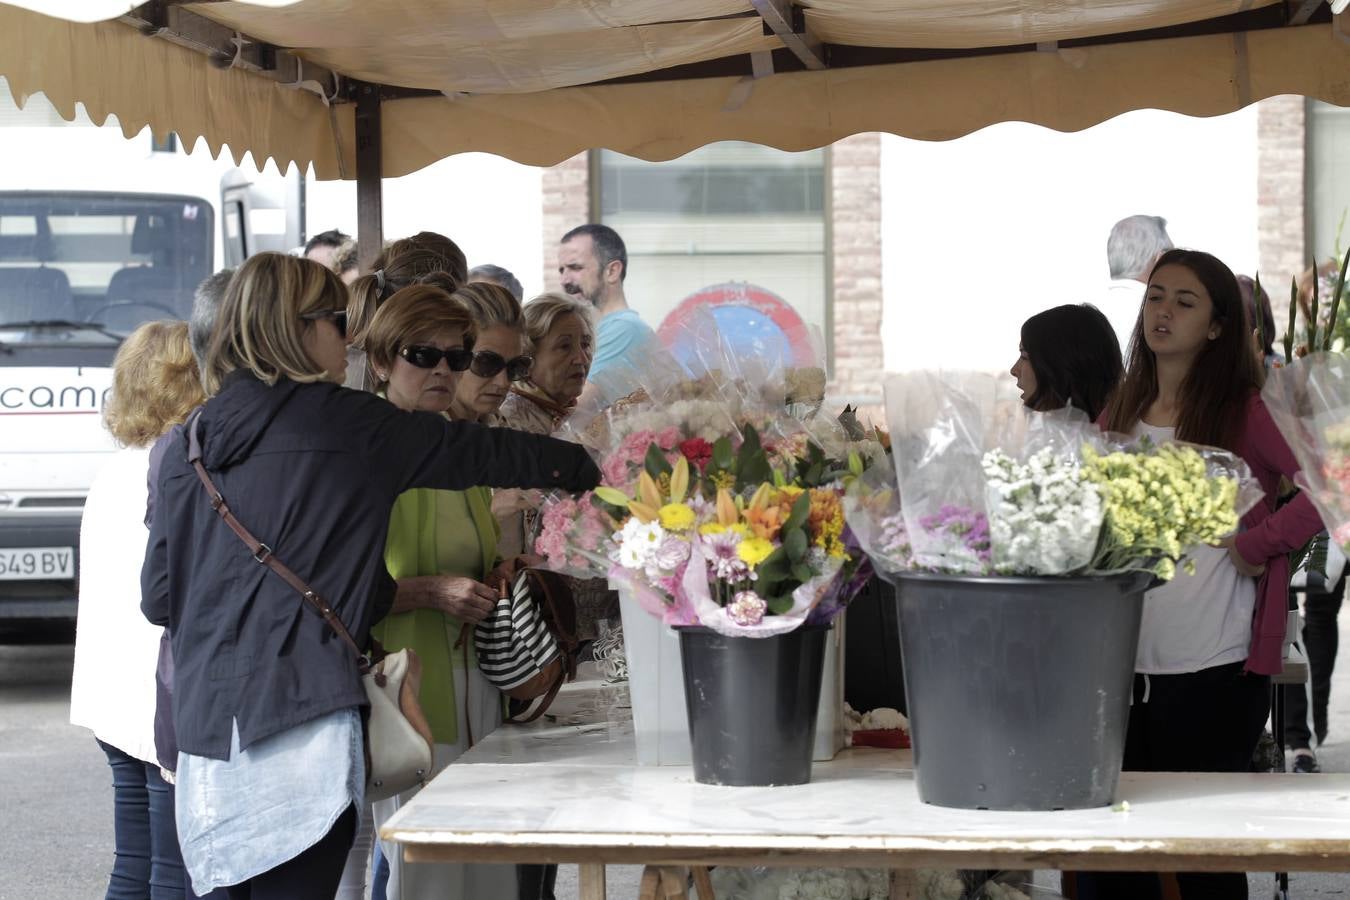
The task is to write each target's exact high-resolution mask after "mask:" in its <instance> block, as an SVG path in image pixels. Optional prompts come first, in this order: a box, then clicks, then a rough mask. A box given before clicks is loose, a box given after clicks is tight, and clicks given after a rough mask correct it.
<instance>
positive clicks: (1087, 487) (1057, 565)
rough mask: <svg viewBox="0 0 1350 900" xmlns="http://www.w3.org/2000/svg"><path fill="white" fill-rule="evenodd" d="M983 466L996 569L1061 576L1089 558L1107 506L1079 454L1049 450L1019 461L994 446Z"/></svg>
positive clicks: (1093, 549) (1015, 572)
mask: <svg viewBox="0 0 1350 900" xmlns="http://www.w3.org/2000/svg"><path fill="white" fill-rule="evenodd" d="M983 467H984V474H985V479H986V485H987V491H988V496H987V505H988V509H989V536H990V542H991V544H992V550H993V561H994V568H995V569H996V570H997V571H999V572H1001V573H1004V574H1027V575H1060V574H1064V573H1066V572H1071V571H1074V570H1075V569H1080V568H1082V567H1083V566H1085V565H1087V564H1088V563H1089V562H1091V560H1092V555H1093V552H1094V551H1095V550H1096V547H1097V538H1098V536H1099V535H1100V533H1101V528H1102V519H1103V517H1104V510H1103V507H1102V500H1101V494H1100V493H1099V491H1098V488H1097V486H1096V485H1095V484H1093V483H1092V482H1090V481H1088V480H1087V479H1086V478H1085V477H1083V474H1082V472H1081V470H1080V468H1079V466H1078V460H1077V459H1076V458H1075V457H1070V456H1062V455H1056V454H1055V453H1054V452H1053V451H1052V450H1049V449H1046V450H1040V451H1038V452H1036V453H1033V454H1032V455H1031V456H1030V457H1029V458H1028V459H1027V461H1026V462H1024V463H1021V462H1018V461H1016V460H1014V459H1012V458H1011V457H1009V456H1008V455H1007V454H1006V453H1004V452H1003V451H1001V450H991V451H989V452H988V453H986V454H985V455H984V460H983Z"/></svg>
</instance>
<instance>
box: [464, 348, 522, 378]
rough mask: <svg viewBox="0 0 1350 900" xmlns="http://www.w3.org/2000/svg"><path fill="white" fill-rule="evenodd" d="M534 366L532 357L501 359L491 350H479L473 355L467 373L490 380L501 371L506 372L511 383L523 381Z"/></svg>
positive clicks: (499, 355) (500, 356) (498, 354)
mask: <svg viewBox="0 0 1350 900" xmlns="http://www.w3.org/2000/svg"><path fill="white" fill-rule="evenodd" d="M533 366H534V357H532V356H517V357H516V358H515V359H503V358H502V355H501V354H500V353H493V352H492V351H491V350H479V351H478V352H477V353H475V354H474V355H473V363H472V364H471V365H470V366H469V371H470V372H472V373H473V374H475V375H477V376H478V377H479V378H492V377H493V376H495V375H496V374H497V373H498V372H500V371H501V370H502V369H505V370H506V377H507V378H509V379H510V380H512V381H524V380H525V379H526V378H528V377H529V375H530V369H531V368H533Z"/></svg>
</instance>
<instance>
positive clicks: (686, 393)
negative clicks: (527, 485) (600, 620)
mask: <svg viewBox="0 0 1350 900" xmlns="http://www.w3.org/2000/svg"><path fill="white" fill-rule="evenodd" d="M732 387H733V386H729V385H727V384H726V383H725V382H719V381H717V380H716V379H711V380H709V381H707V382H705V384H704V385H703V387H702V388H701V389H698V388H697V387H696V383H694V382H687V383H684V384H682V385H681V386H680V389H681V391H682V392H683V399H680V400H676V401H674V402H671V403H663V404H655V403H651V404H643V405H640V406H637V407H630V408H628V409H626V410H624V411H623V413H622V414H620V415H616V416H612V417H611V418H610V421H609V422H608V427H607V428H606V429H605V432H604V433H605V434H606V436H607V438H608V442H609V446H608V447H607V448H604V449H601V450H600V469H601V473H602V484H601V486H600V487H598V488H596V489H595V490H594V491H592V492H589V493H587V494H585V495H583V496H581V497H580V498H577V499H572V498H557V499H555V500H553V501H551V502H549V503H548V504H547V505H546V507H545V510H544V512H543V516H542V529H541V532H540V535H539V537H538V539H537V540H536V542H535V549H536V551H537V552H539V553H540V554H541V555H543V556H544V558H545V559H546V560H548V562H549V564H550V566H552V567H554V568H557V569H560V570H563V571H569V572H571V573H573V574H577V575H579V576H594V575H597V574H598V575H604V576H606V577H607V578H609V580H610V583H611V585H613V586H614V587H616V588H619V589H621V590H623V591H626V592H629V593H630V594H632V595H633V596H635V597H637V598H638V600H639V601H640V602H641V604H642V606H643V608H644V609H645V610H646V611H647V612H649V613H651V614H652V615H655V616H657V617H658V618H659V619H660V620H661V621H662V622H663V623H665V624H667V625H673V626H680V625H702V626H705V627H707V628H710V629H712V630H713V631H716V632H718V633H719V634H723V635H726V636H728V637H770V636H773V635H777V634H782V633H784V632H787V631H791V630H792V629H794V628H796V627H798V626H799V625H802V624H803V623H810V624H828V623H829V622H830V621H831V620H832V619H833V618H834V617H835V616H836V615H837V614H838V613H839V611H840V610H842V609H843V607H844V606H845V605H846V604H847V602H848V600H849V599H850V598H851V597H852V596H853V595H854V594H856V593H857V591H858V589H859V588H860V587H861V585H862V583H863V582H864V581H865V580H866V578H867V577H868V576H869V575H870V573H871V569H870V568H869V564H868V562H867V558H866V556H865V555H864V554H863V553H862V552H861V549H860V548H859V546H858V544H857V543H856V541H855V540H854V539H853V536H852V534H851V533H850V532H849V529H848V527H847V524H846V522H845V521H844V510H843V502H842V501H843V496H844V492H845V489H846V487H847V485H848V484H849V483H850V482H852V481H853V480H854V479H856V478H857V477H858V476H860V475H862V474H863V473H864V472H865V471H866V469H867V468H868V467H869V466H870V465H871V463H872V461H873V460H875V459H879V458H881V457H882V456H883V455H884V454H883V451H882V450H881V447H880V445H879V444H878V443H877V442H876V441H875V439H874V438H870V437H865V438H864V439H862V440H859V441H849V440H848V436H847V435H845V434H844V433H843V430H842V428H839V427H838V426H835V425H831V424H830V423H828V422H825V421H820V420H814V419H813V420H811V421H809V422H807V423H803V422H801V421H798V420H796V419H793V418H792V417H791V416H788V415H787V414H786V413H785V412H782V411H780V412H779V413H778V414H777V415H775V414H774V413H773V412H772V411H771V410H769V409H767V408H765V406H764V405H763V404H761V403H757V402H754V401H751V400H748V398H747V396H746V395H745V394H743V393H738V392H737V391H736V390H734V389H730V388H732Z"/></svg>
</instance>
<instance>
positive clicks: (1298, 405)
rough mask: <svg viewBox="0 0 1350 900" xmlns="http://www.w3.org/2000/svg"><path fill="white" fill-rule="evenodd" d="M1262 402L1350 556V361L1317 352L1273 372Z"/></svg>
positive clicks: (1334, 537)
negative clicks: (1264, 403)
mask: <svg viewBox="0 0 1350 900" xmlns="http://www.w3.org/2000/svg"><path fill="white" fill-rule="evenodd" d="M1261 397H1262V399H1263V400H1265V402H1266V408H1267V409H1269V410H1270V415H1271V418H1273V419H1274V420H1275V424H1276V426H1277V427H1278V428H1279V429H1280V433H1281V434H1283V435H1284V439H1285V441H1287V442H1288V444H1289V448H1290V449H1291V450H1293V451H1294V455H1295V457H1297V458H1298V462H1299V466H1300V468H1301V469H1302V471H1301V472H1300V473H1299V476H1298V478H1297V481H1298V487H1299V488H1301V489H1302V490H1303V491H1305V492H1306V493H1307V495H1308V497H1309V499H1310V500H1312V502H1313V505H1314V506H1315V507H1317V511H1318V513H1319V514H1320V515H1321V517H1322V523H1323V524H1324V525H1326V527H1327V531H1328V532H1330V534H1331V538H1332V540H1334V541H1335V542H1336V544H1337V546H1338V547H1340V548H1341V550H1342V552H1345V553H1350V357H1347V356H1346V354H1344V353H1314V354H1311V355H1309V356H1307V357H1304V358H1303V359H1300V360H1298V361H1297V362H1295V363H1293V364H1291V365H1288V366H1285V367H1283V368H1280V369H1277V370H1275V371H1272V372H1270V373H1269V376H1268V377H1267V379H1266V384H1265V387H1264V388H1262V390H1261ZM1310 568H1311V566H1310Z"/></svg>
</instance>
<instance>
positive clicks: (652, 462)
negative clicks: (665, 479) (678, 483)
mask: <svg viewBox="0 0 1350 900" xmlns="http://www.w3.org/2000/svg"><path fill="white" fill-rule="evenodd" d="M642 467H643V468H644V469H646V470H647V474H648V475H650V476H652V478H653V479H658V478H660V477H661V476H662V475H669V474H670V473H671V472H673V471H674V469H672V468H671V467H670V463H668V462H666V455H665V454H664V453H662V452H661V448H660V447H658V446H656V444H648V445H647V458H646V459H644V460H643V461H642Z"/></svg>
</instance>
